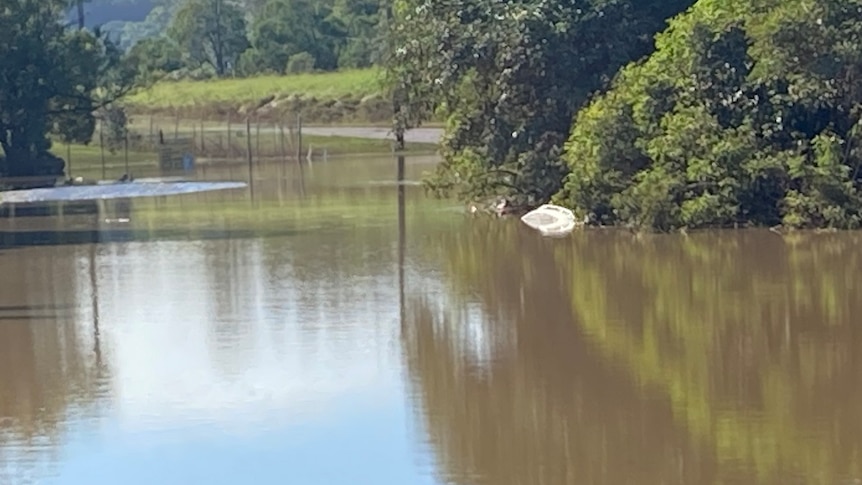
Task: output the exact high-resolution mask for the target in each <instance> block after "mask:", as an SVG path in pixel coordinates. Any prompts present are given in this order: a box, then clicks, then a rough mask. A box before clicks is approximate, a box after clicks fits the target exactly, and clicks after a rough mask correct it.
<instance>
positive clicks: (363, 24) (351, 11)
mask: <svg viewBox="0 0 862 485" xmlns="http://www.w3.org/2000/svg"><path fill="white" fill-rule="evenodd" d="M380 4H381V1H380V0H335V3H334V4H333V7H332V20H333V21H335V22H338V24H339V25H340V27H341V30H342V31H343V32H344V35H345V39H344V43H343V44H342V46H341V49H340V50H339V52H338V67H368V66H371V65H372V64H374V63H375V62H377V60H378V59H379V57H380V54H381V52H380V47H379V46H380V45H382V44H383V42H382V41H383V39H382V35H383V34H384V32H383V30H382V22H381V21H382V13H383V12H382V11H381V10H382V9H381V5H380Z"/></svg>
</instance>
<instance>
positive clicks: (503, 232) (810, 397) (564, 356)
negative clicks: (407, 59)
mask: <svg viewBox="0 0 862 485" xmlns="http://www.w3.org/2000/svg"><path fill="white" fill-rule="evenodd" d="M856 239H857V236H848V235H831V236H810V237H800V238H798V239H796V240H793V242H792V243H785V242H783V240H782V239H781V238H780V237H778V236H776V235H774V234H770V233H757V232H743V233H728V234H725V235H714V234H709V235H698V236H692V237H689V238H682V237H678V236H650V237H634V236H631V235H628V234H623V233H619V232H608V233H601V232H590V233H588V234H577V235H574V236H573V237H572V238H571V239H566V240H561V241H552V240H547V239H542V238H539V237H537V236H536V235H535V234H532V233H530V232H528V231H524V230H522V228H520V227H517V226H516V225H507V224H499V223H495V224H490V225H488V226H483V225H482V223H477V224H475V225H474V228H473V230H468V231H466V232H464V233H460V234H452V235H448V236H445V237H441V238H439V239H437V240H434V241H430V244H429V248H428V251H429V252H430V251H432V250H434V248H433V247H434V246H436V250H437V252H438V254H439V257H440V258H443V259H444V260H445V261H446V262H447V263H448V272H449V274H450V276H451V283H452V289H453V290H455V291H454V292H453V293H454V294H456V295H457V294H470V293H473V294H476V295H477V296H478V298H479V299H480V300H481V301H482V302H483V304H484V306H485V315H486V317H485V318H488V319H494V320H496V321H505V320H506V319H505V318H499V317H495V314H498V315H507V316H508V317H509V318H508V320H509V321H511V322H513V323H512V325H514V326H515V327H516V334H517V339H516V341H517V344H516V347H515V348H514V349H513V350H512V351H510V352H509V355H508V356H507V357H506V358H502V359H499V360H497V361H496V362H495V364H494V367H493V370H492V377H491V378H490V379H483V378H480V377H477V375H476V374H475V373H471V372H470V370H469V366H466V365H465V357H464V356H463V355H461V354H459V353H458V352H457V351H456V350H453V349H456V348H457V347H458V346H457V345H455V343H454V342H453V340H454V339H456V338H457V336H456V335H455V334H454V333H451V332H449V333H447V332H446V331H441V330H439V329H440V328H447V327H446V325H444V324H443V323H442V322H441V321H442V320H443V317H442V316H441V315H440V314H439V312H436V311H435V310H434V305H433V304H432V303H433V302H430V303H429V302H421V301H420V302H413V304H412V305H411V307H412V312H411V313H410V318H409V320H410V321H409V322H408V324H407V325H406V327H407V328H412V329H413V331H412V332H409V333H408V334H407V339H406V347H407V349H408V351H407V353H408V356H409V357H408V362H409V364H410V369H411V374H412V375H413V376H414V378H415V381H416V382H417V386H418V389H419V395H420V396H421V398H422V403H423V406H424V408H425V414H426V415H427V420H428V427H429V433H430V436H431V440H432V442H433V443H434V444H435V446H436V447H437V449H438V450H439V455H440V457H441V458H440V460H441V461H442V462H443V464H444V469H445V470H446V472H447V473H449V474H451V475H455V476H460V477H470V476H472V477H477V478H475V479H474V480H464V481H465V482H476V483H528V482H531V483H563V482H573V481H577V482H583V483H658V482H660V481H663V482H664V483H673V482H679V483H706V482H724V481H733V480H738V479H742V480H745V481H747V482H750V483H753V482H761V483H786V481H787V480H790V479H791V478H794V477H795V478H797V479H798V478H799V476H800V475H801V476H802V480H803V481H804V482H806V483H807V482H809V481H815V482H817V483H821V482H822V483H827V482H829V483H835V481H837V480H839V479H842V478H846V477H848V476H859V470H858V466H859V462H858V460H857V458H858V456H859V451H860V444H862V438H859V437H860V436H862V433H860V431H862V429H860V428H862V426H860V425H862V416H860V414H859V413H858V405H857V404H856V403H858V402H859V401H860V399H859V398H860V397H862V390H860V389H859V387H858V386H857V385H856V382H857V380H856V377H857V376H858V375H859V371H860V370H862V369H860V360H859V359H856V358H854V356H853V355H854V354H853V352H852V349H854V348H856V347H858V346H859V344H860V335H859V332H860V330H859V329H858V326H856V325H854V324H853V321H852V320H851V319H852V316H853V315H855V314H858V313H859V310H860V309H862V308H857V307H858V306H859V303H856V301H854V300H853V297H852V296H853V293H852V292H853V289H854V288H856V287H858V286H859V283H862V282H860V280H859V277H858V276H857V275H858V270H859V265H858V262H859V260H858V257H857V256H856V255H855V254H854V253H853V249H852V248H853V247H854V246H855V247H858V245H857V241H856ZM521 292H523V298H522V297H521ZM522 301H523V303H521V302H522ZM462 303H463V302H460V303H457V305H461V304H462ZM457 305H456V306H457ZM464 324H465V323H464V321H455V322H452V323H451V325H450V327H449V328H451V326H457V325H464ZM434 328H437V329H438V330H432V329H434ZM683 430H684V431H683ZM680 473H683V474H684V475H682V476H681V475H680ZM482 477H484V478H482Z"/></svg>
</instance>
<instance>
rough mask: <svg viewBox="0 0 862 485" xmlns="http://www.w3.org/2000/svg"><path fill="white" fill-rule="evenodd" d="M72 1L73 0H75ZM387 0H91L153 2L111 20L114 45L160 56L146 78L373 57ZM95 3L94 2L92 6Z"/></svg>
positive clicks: (280, 69) (300, 67)
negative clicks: (141, 14)
mask: <svg viewBox="0 0 862 485" xmlns="http://www.w3.org/2000/svg"><path fill="white" fill-rule="evenodd" d="M74 1H77V0H74ZM385 1H387V0H94V2H93V3H94V4H95V3H102V4H103V3H105V2H125V3H128V4H138V3H142V2H144V3H149V2H153V3H154V6H153V7H152V9H151V11H150V13H149V14H148V15H147V16H146V18H145V19H143V20H142V21H137V22H111V25H110V27H111V29H110V31H111V32H112V33H113V34H114V35H115V36H116V37H117V38H118V41H119V44H120V45H122V46H123V47H125V48H128V49H131V50H132V51H135V52H136V54H135V55H137V56H139V57H143V56H142V55H143V54H144V53H146V55H147V56H151V57H154V58H157V59H160V60H161V61H160V62H157V63H147V67H148V68H150V71H148V72H149V74H150V76H151V77H160V76H164V75H166V74H170V75H171V76H173V77H192V78H203V77H210V76H227V75H231V76H252V75H256V74H284V73H295V72H306V71H312V70H317V71H331V70H335V69H338V68H356V67H368V66H370V65H372V64H374V63H376V62H377V60H378V58H379V51H380V48H379V46H380V45H381V39H382V35H383V33H384V31H383V25H384V24H383V22H382V21H383V17H382V15H381V13H382V8H381V4H382V3H384V2H385ZM93 8H95V6H94V7H93Z"/></svg>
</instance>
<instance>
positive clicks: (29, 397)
mask: <svg viewBox="0 0 862 485" xmlns="http://www.w3.org/2000/svg"><path fill="white" fill-rule="evenodd" d="M26 252H27V254H26V255H25V254H22V253H20V252H16V253H10V254H6V255H5V257H4V258H2V260H0V273H2V274H3V276H4V277H3V279H2V283H0V295H2V296H0V481H2V476H3V468H4V467H3V466H2V465H5V466H6V467H9V466H12V462H13V461H14V462H15V466H16V467H17V469H18V472H17V473H21V469H20V467H21V466H22V465H23V466H24V468H25V469H26V468H27V467H29V466H35V463H37V462H40V461H43V460H44V459H45V456H44V455H45V454H46V453H47V454H48V455H53V454H54V453H55V451H56V447H58V446H59V445H60V443H61V440H62V437H63V434H64V432H65V430H66V429H67V424H68V422H69V420H70V419H69V415H70V414H75V415H78V416H82V415H86V414H88V412H90V411H92V410H90V411H88V409H90V408H92V407H93V406H94V405H96V404H97V400H98V396H100V395H102V394H103V393H105V392H107V390H106V388H105V387H104V384H105V382H106V380H107V376H106V375H105V373H106V370H105V369H104V368H103V367H102V366H101V359H100V353H101V349H100V348H99V347H98V346H97V344H98V337H97V335H96V332H97V328H96V327H94V325H97V322H96V321H95V320H94V319H93V318H92V317H94V316H95V315H94V314H93V315H90V314H88V312H87V311H82V310H80V307H79V306H78V305H76V302H77V301H78V300H79V299H80V300H83V299H85V298H87V294H88V293H90V295H89V296H94V295H93V294H92V292H93V290H94V288H92V287H88V286H89V285H88V283H89V282H88V280H87V278H86V275H87V274H88V271H89V270H88V268H87V267H88V266H89V265H90V264H92V263H94V258H91V257H90V255H89V254H88V252H87V248H86V247H80V246H79V247H76V248H51V249H47V250H45V249H33V250H26ZM78 270H82V271H81V272H79V271H78ZM79 275H80V276H79ZM81 276H84V277H83V278H82V277H81ZM17 479H23V477H21V476H16V480H17Z"/></svg>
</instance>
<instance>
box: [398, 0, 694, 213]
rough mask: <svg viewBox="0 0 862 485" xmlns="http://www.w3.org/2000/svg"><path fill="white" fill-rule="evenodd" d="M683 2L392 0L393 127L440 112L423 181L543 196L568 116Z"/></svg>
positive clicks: (443, 189)
mask: <svg viewBox="0 0 862 485" xmlns="http://www.w3.org/2000/svg"><path fill="white" fill-rule="evenodd" d="M691 3H692V1H691V0H673V1H667V0H663V1H659V0H653V1H638V2H635V1H603V0H594V1H588V0H518V1H512V2H498V1H495V0H465V1H460V2H439V1H432V0H396V1H395V2H394V5H393V6H392V9H391V19H390V23H389V45H388V50H387V74H388V76H387V78H388V85H389V87H390V89H391V91H392V95H393V101H394V104H395V112H396V123H395V129H396V131H397V130H400V129H403V128H406V127H410V126H413V125H415V124H416V123H418V122H421V121H422V120H424V119H426V118H427V117H428V116H430V114H431V113H432V112H433V111H434V110H438V112H439V114H441V115H442V116H444V117H445V118H446V119H447V132H448V133H447V137H446V139H445V142H444V146H443V154H444V162H443V163H442V164H441V165H440V168H439V170H438V173H437V176H436V177H435V179H434V180H432V181H431V186H432V187H433V188H435V189H437V190H438V192H439V193H441V194H448V193H451V192H452V191H455V192H456V193H457V194H458V195H460V196H462V197H464V198H476V197H482V196H489V195H499V194H502V195H506V196H509V197H511V198H513V199H514V202H515V203H517V204H524V205H534V204H537V203H540V202H542V201H546V200H547V199H548V198H549V197H550V196H551V195H552V194H554V193H555V192H557V191H558V190H559V188H560V185H561V182H562V180H563V177H564V176H565V174H566V173H567V171H568V168H567V167H566V165H565V164H564V163H563V162H562V161H561V159H560V153H561V151H562V146H563V142H564V141H565V138H566V136H567V134H568V133H569V130H570V127H571V121H572V116H573V115H574V114H575V113H576V112H577V110H578V109H579V108H580V107H581V106H582V105H583V104H584V103H585V102H586V100H587V99H588V98H589V96H590V95H591V94H592V93H594V92H596V91H597V90H600V89H602V88H603V87H604V86H605V85H606V84H607V82H608V80H609V79H610V78H611V77H612V76H613V75H614V74H615V72H616V71H617V70H618V69H619V68H620V67H621V66H623V65H625V64H626V63H628V62H629V61H631V60H634V59H638V58H640V57H642V56H644V55H646V54H648V53H649V52H651V50H652V49H653V42H652V36H653V34H654V33H655V32H657V31H659V30H662V29H663V28H664V26H665V19H666V18H667V17H668V16H671V15H674V14H676V13H677V12H679V11H681V10H682V9H684V8H686V7H688V6H689V5H690V4H691Z"/></svg>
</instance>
